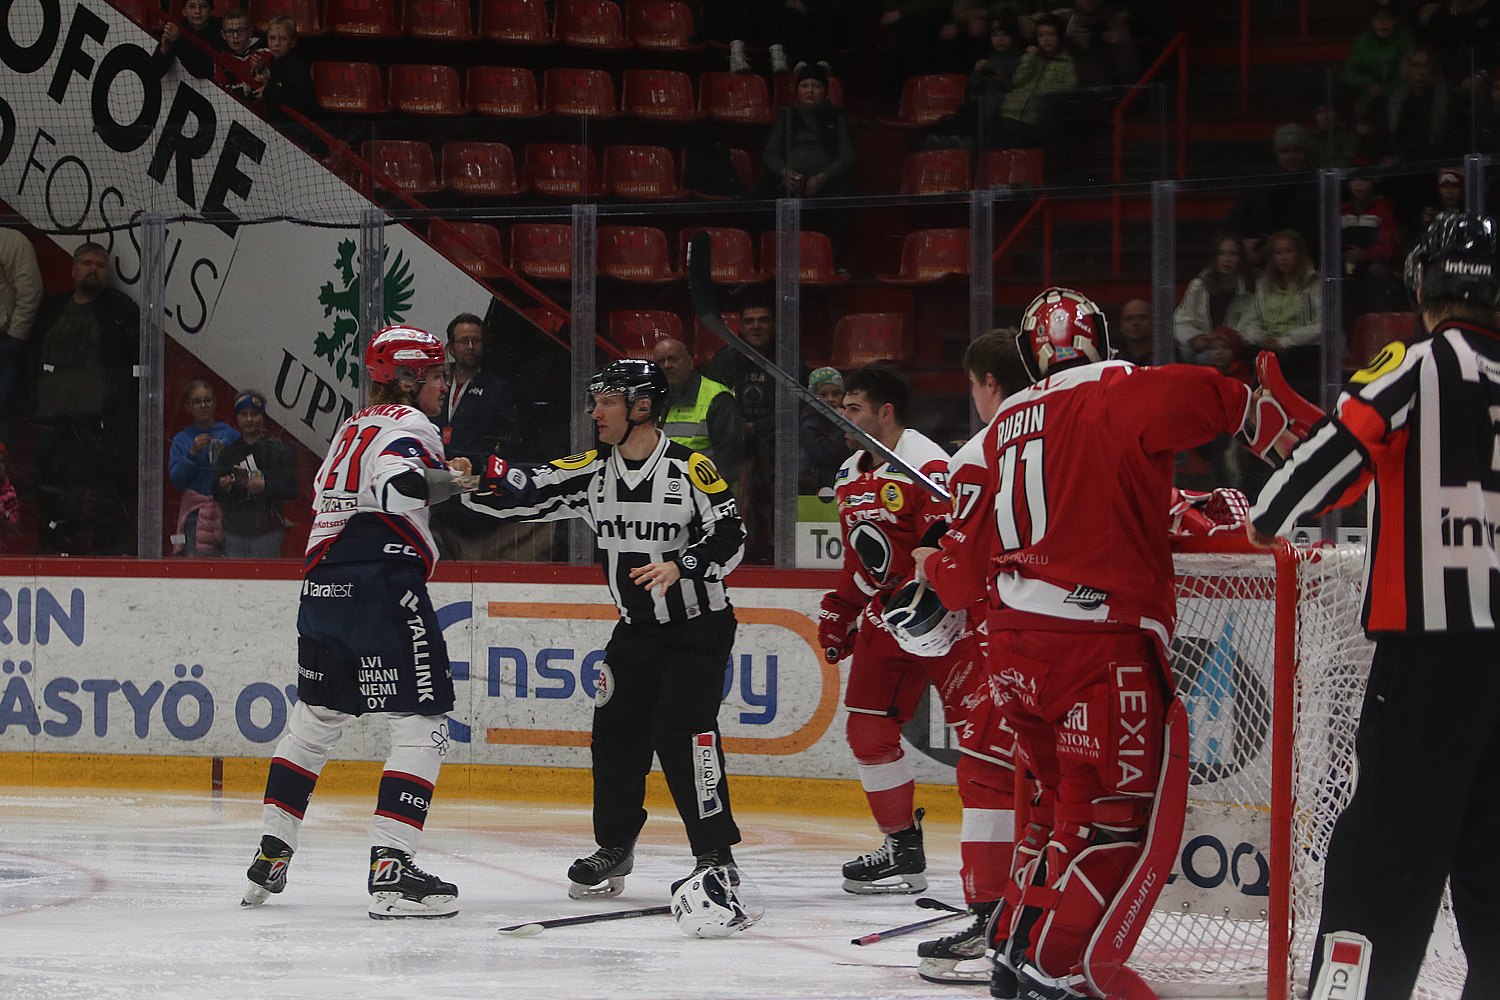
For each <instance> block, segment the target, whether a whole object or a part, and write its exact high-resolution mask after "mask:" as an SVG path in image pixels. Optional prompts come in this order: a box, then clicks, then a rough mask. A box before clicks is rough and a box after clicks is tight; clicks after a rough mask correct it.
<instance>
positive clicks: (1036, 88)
mask: <svg viewBox="0 0 1500 1000" xmlns="http://www.w3.org/2000/svg"><path fill="white" fill-rule="evenodd" d="M1011 82H1012V87H1011V91H1010V93H1008V94H1006V95H1005V101H1004V103H1002V104H1001V105H1000V114H1001V116H1002V117H1005V118H1014V119H1015V120H1016V121H1019V122H1025V123H1026V124H1027V125H1036V124H1038V123H1039V122H1040V121H1041V120H1042V111H1043V110H1044V109H1045V107H1046V104H1045V101H1044V100H1043V98H1045V97H1046V96H1047V95H1048V94H1057V93H1061V92H1063V91H1065V90H1072V89H1073V88H1074V87H1077V86H1078V72H1077V70H1076V69H1075V68H1074V66H1073V57H1072V56H1070V55H1068V54H1067V53H1066V52H1062V53H1059V54H1058V55H1057V57H1056V58H1053V59H1044V58H1042V56H1041V55H1039V54H1037V53H1035V52H1028V53H1026V54H1025V55H1024V56H1022V57H1021V64H1020V65H1019V66H1017V67H1016V75H1015V76H1014V77H1013V78H1012V81H1011Z"/></svg>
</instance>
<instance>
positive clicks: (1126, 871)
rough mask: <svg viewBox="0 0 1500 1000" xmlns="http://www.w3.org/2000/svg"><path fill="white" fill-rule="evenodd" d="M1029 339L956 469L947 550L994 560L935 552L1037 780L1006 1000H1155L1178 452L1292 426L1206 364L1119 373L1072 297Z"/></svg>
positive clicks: (932, 559) (1012, 926) (1032, 321)
mask: <svg viewBox="0 0 1500 1000" xmlns="http://www.w3.org/2000/svg"><path fill="white" fill-rule="evenodd" d="M1017 339H1018V346H1019V348H1020V354H1021V359H1022V361H1023V362H1024V363H1025V365H1026V367H1027V369H1028V371H1029V373H1030V375H1031V377H1032V378H1033V379H1034V380H1036V381H1035V384H1034V385H1032V386H1030V387H1029V388H1027V389H1025V390H1024V391H1021V392H1018V393H1016V394H1014V395H1011V396H1009V397H1007V398H1006V399H1005V400H1004V402H1003V403H1001V404H1000V406H999V407H998V408H997V411H996V413H995V416H994V419H993V420H992V421H991V422H990V424H989V426H988V427H987V428H986V429H985V431H984V433H983V435H981V436H980V438H978V439H976V441H977V443H976V442H970V444H969V445H968V446H966V447H965V449H963V450H962V451H961V452H960V453H959V455H958V456H955V460H954V463H953V466H952V468H953V475H952V478H951V479H950V489H952V491H953V518H952V522H951V524H950V527H949V536H950V539H951V538H953V537H954V536H955V535H956V536H957V537H958V538H960V539H963V540H965V541H966V542H967V544H968V545H969V546H979V547H981V548H980V550H979V551H977V552H975V551H970V552H965V551H964V550H963V546H962V545H960V546H947V545H945V548H944V551H943V552H941V553H937V554H933V553H922V554H921V555H922V556H923V558H924V570H925V572H926V574H927V575H928V576H930V577H931V579H932V581H933V584H934V586H935V587H936V588H937V590H938V593H939V595H940V596H942V597H943V598H944V601H945V603H947V604H948V606H950V607H959V606H966V605H967V603H968V602H972V601H974V600H977V599H980V598H982V597H984V596H985V595H986V594H988V595H989V597H990V600H991V611H990V614H989V628H990V656H991V660H990V662H991V665H992V668H991V669H992V673H991V676H992V679H993V680H994V681H995V682H996V683H997V684H999V685H1000V686H1001V687H1002V689H1003V694H1004V695H1005V696H1006V700H1005V701H1004V703H1003V712H1004V714H1005V717H1006V720H1007V721H1008V722H1009V724H1010V725H1011V727H1012V728H1013V729H1014V730H1015V733H1016V740H1017V753H1018V757H1019V759H1020V760H1021V761H1022V762H1023V763H1024V765H1025V766H1026V767H1027V768H1028V770H1030V771H1031V772H1032V774H1033V775H1034V776H1035V777H1036V779H1037V781H1038V783H1039V786H1040V793H1039V795H1038V797H1037V799H1036V801H1035V802H1034V803H1033V804H1032V811H1031V817H1030V819H1031V822H1030V825H1029V826H1028V828H1027V830H1026V834H1025V837H1024V838H1023V840H1022V842H1021V843H1020V844H1019V845H1017V848H1016V854H1017V858H1016V861H1017V865H1016V876H1015V878H1014V879H1013V880H1012V882H1011V884H1010V885H1009V886H1008V887H1007V889H1006V895H1005V899H1006V905H1005V906H1004V907H1003V908H1002V912H1001V914H1000V916H999V917H998V918H997V920H996V921H995V924H994V928H993V931H994V935H995V939H996V944H997V956H998V958H999V959H1000V962H999V963H998V964H997V967H996V971H995V976H994V979H993V980H992V982H991V993H992V995H994V996H997V997H1014V996H1025V997H1028V998H1037V1000H1043V998H1052V997H1072V996H1088V995H1095V996H1112V995H1119V996H1128V997H1146V996H1151V995H1152V994H1151V993H1150V991H1149V989H1148V988H1147V987H1146V986H1145V985H1144V984H1143V983H1142V982H1141V981H1140V980H1139V978H1138V977H1136V976H1135V975H1134V974H1133V973H1131V972H1130V971H1129V970H1127V969H1125V968H1124V967H1123V963H1124V961H1125V959H1126V958H1127V957H1128V956H1129V954H1130V950H1131V948H1132V947H1133V946H1134V944H1135V940H1136V938H1137V937H1138V936H1139V933H1140V930H1141V926H1142V924H1143V922H1144V916H1145V915H1146V914H1147V913H1149V911H1150V904H1151V902H1152V900H1153V899H1154V898H1155V896H1156V894H1157V893H1158V892H1159V890H1160V888H1161V886H1162V885H1163V884H1164V883H1165V880H1166V875H1167V873H1168V871H1169V869H1170V864H1171V860H1172V857H1173V855H1174V854H1175V851H1176V846H1177V841H1178V839H1179V838H1180V835H1181V826H1182V809H1183V801H1184V797H1185V794H1186V780H1187V776H1186V770H1185V750H1184V749H1183V748H1182V747H1181V746H1179V744H1181V743H1183V741H1185V739H1186V735H1187V733H1186V719H1185V716H1184V715H1183V713H1182V709H1181V706H1180V705H1178V704H1177V703H1176V701H1175V698H1174V697H1173V693H1172V692H1173V685H1172V680H1171V674H1170V670H1169V668H1168V666H1167V661H1166V646H1167V643H1168V642H1169V640H1170V636H1171V630H1172V627H1173V624H1174V618H1175V602H1174V597H1173V588H1172V584H1173V576H1172V561H1171V551H1170V546H1169V543H1168V529H1167V520H1166V519H1164V518H1163V517H1162V512H1163V511H1164V510H1167V509H1168V508H1169V506H1170V504H1171V502H1172V482H1171V480H1172V459H1173V454H1174V453H1175V452H1176V451H1178V450H1182V449H1185V448H1191V447H1195V446H1197V445H1199V444H1201V443H1203V442H1204V441H1207V440H1211V439H1212V438H1214V437H1216V436H1217V435H1219V434H1221V433H1229V432H1238V431H1242V430H1247V424H1248V425H1251V426H1261V427H1263V429H1264V431H1265V436H1264V437H1256V438H1255V439H1254V440H1253V441H1252V442H1251V446H1252V449H1253V450H1256V451H1257V453H1260V454H1264V453H1265V452H1266V451H1268V450H1269V446H1268V444H1267V441H1272V442H1274V441H1276V440H1277V439H1278V437H1279V433H1278V424H1279V425H1280V427H1283V428H1284V427H1285V414H1284V413H1282V412H1281V411H1280V409H1279V407H1278V406H1277V405H1276V404H1275V403H1274V401H1270V400H1267V401H1252V398H1251V394H1250V391H1249V389H1248V388H1247V387H1246V386H1245V385H1244V384H1243V383H1242V382H1238V381H1236V380H1233V379H1228V378H1225V377H1223V376H1220V375H1218V374H1217V373H1216V372H1214V371H1212V370H1210V369H1205V368H1199V367H1193V366H1179V365H1168V366H1164V367H1161V368H1137V367H1135V366H1133V365H1130V364H1128V363H1125V362H1119V361H1111V360H1109V358H1110V356H1111V354H1112V351H1111V349H1110V344H1109V335H1108V331H1107V328H1106V325H1105V322H1104V317H1103V315H1102V313H1100V312H1099V309H1098V307H1097V306H1095V305H1094V304H1093V303H1092V302H1090V301H1089V300H1088V299H1087V298H1085V297H1084V296H1082V295H1080V294H1079V293H1077V292H1074V291H1072V290H1070V289H1060V288H1051V289H1048V290H1047V291H1045V292H1043V293H1042V294H1041V295H1039V296H1038V297H1037V298H1036V299H1035V300H1034V301H1033V302H1032V303H1031V305H1030V306H1029V307H1028V308H1027V310H1026V313H1025V317H1024V320H1023V324H1022V328H1021V332H1020V335H1019V337H1018V338H1017ZM1252 403H1254V404H1255V406H1254V409H1255V411H1256V413H1257V416H1259V417H1260V419H1259V420H1258V421H1256V420H1252V419H1251V413H1252ZM1268 418H1274V419H1268ZM984 546H988V547H989V551H988V552H987V553H985V552H983V550H982V547H984ZM975 555H979V556H980V558H975Z"/></svg>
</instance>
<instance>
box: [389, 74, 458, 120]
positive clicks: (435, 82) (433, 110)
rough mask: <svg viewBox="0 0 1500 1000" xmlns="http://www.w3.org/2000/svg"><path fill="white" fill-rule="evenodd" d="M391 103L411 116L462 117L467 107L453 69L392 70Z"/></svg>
mask: <svg viewBox="0 0 1500 1000" xmlns="http://www.w3.org/2000/svg"><path fill="white" fill-rule="evenodd" d="M391 103H392V104H394V105H395V106H396V110H397V111H403V112H405V113H406V114H409V115H462V114H467V113H468V111H469V106H468V105H467V104H465V103H464V99H463V93H462V90H461V88H460V87H459V82H458V71H457V70H455V69H454V68H453V67H452V66H428V65H410V64H403V65H396V66H392V67H391Z"/></svg>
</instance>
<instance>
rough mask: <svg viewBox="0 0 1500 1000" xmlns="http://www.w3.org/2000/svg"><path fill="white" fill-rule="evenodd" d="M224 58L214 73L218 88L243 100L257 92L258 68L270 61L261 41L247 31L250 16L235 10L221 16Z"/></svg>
mask: <svg viewBox="0 0 1500 1000" xmlns="http://www.w3.org/2000/svg"><path fill="white" fill-rule="evenodd" d="M219 31H220V32H221V33H222V34H223V36H224V50H223V52H224V58H223V60H222V61H221V62H220V63H219V64H218V67H217V72H216V73H215V74H214V78H215V80H216V81H217V82H218V84H219V86H221V87H223V88H224V89H225V90H228V91H229V92H230V93H231V94H234V95H235V96H236V97H239V98H241V99H243V100H249V99H250V98H252V97H255V96H256V95H257V94H259V93H260V88H261V83H260V82H259V78H260V77H261V76H262V72H261V70H262V67H264V66H265V65H266V64H267V63H268V62H269V61H270V58H271V56H270V53H269V52H267V51H266V42H265V39H263V38H261V37H260V36H259V35H257V34H256V33H255V32H254V31H252V30H251V28H250V15H249V14H247V13H245V11H244V9H243V8H240V7H236V8H235V9H234V10H231V11H229V12H228V13H226V14H225V15H224V20H223V23H222V24H221V25H220V27H219Z"/></svg>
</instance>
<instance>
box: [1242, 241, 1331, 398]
mask: <svg viewBox="0 0 1500 1000" xmlns="http://www.w3.org/2000/svg"><path fill="white" fill-rule="evenodd" d="M1239 332H1240V336H1242V337H1243V338H1244V339H1245V343H1246V344H1247V345H1248V346H1249V347H1250V348H1251V351H1252V353H1253V352H1254V350H1255V349H1259V350H1263V351H1275V352H1276V354H1277V357H1278V359H1279V360H1280V361H1281V368H1282V371H1283V372H1284V373H1285V374H1286V376H1287V380H1288V381H1290V382H1291V383H1292V387H1293V388H1295V389H1297V390H1298V391H1299V392H1302V393H1303V395H1305V396H1307V397H1308V398H1309V399H1315V398H1316V397H1317V384H1318V374H1319V364H1318V361H1319V353H1320V351H1321V348H1322V341H1323V290H1322V285H1321V282H1319V280H1318V272H1317V271H1316V270H1315V269H1314V268H1313V266H1312V261H1311V260H1310V259H1309V258H1308V253H1307V243H1306V242H1305V241H1304V240H1303V239H1302V237H1301V235H1299V234H1298V233H1296V232H1294V231H1292V230H1290V229H1283V230H1281V231H1279V232H1276V233H1272V234H1271V239H1270V253H1268V254H1267V255H1266V269H1265V273H1263V274H1262V275H1261V276H1260V279H1259V280H1258V281H1256V283H1255V292H1254V294H1253V295H1252V296H1251V299H1250V305H1249V309H1248V310H1247V311H1246V313H1245V317H1244V319H1243V321H1242V322H1241V324H1240V327H1239Z"/></svg>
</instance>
